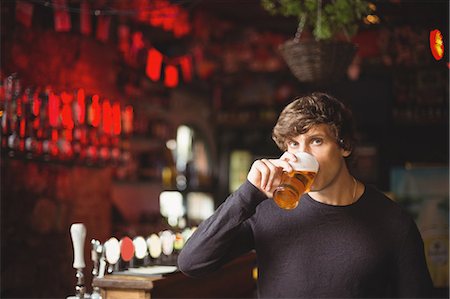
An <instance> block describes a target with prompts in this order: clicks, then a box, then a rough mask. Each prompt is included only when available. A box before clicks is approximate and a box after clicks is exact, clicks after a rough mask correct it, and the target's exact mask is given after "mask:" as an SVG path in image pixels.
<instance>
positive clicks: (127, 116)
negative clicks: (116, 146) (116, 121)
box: [122, 106, 133, 134]
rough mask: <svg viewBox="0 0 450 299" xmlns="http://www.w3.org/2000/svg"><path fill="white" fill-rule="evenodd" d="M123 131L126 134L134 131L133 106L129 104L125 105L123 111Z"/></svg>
mask: <svg viewBox="0 0 450 299" xmlns="http://www.w3.org/2000/svg"><path fill="white" fill-rule="evenodd" d="M122 121H123V132H124V133H125V134H130V133H131V132H132V131H133V107H132V106H127V107H125V111H124V112H123V117H122Z"/></svg>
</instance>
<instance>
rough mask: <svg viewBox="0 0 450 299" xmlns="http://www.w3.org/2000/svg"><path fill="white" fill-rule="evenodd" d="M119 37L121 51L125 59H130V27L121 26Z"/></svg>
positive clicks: (118, 32)
mask: <svg viewBox="0 0 450 299" xmlns="http://www.w3.org/2000/svg"><path fill="white" fill-rule="evenodd" d="M117 35H118V38H119V51H120V52H122V54H123V56H124V57H128V55H129V52H130V27H128V26H126V25H119V28H117Z"/></svg>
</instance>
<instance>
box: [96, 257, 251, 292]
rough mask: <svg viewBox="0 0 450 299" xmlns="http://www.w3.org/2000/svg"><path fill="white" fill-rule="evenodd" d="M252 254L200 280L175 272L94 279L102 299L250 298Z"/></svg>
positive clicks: (113, 275)
mask: <svg viewBox="0 0 450 299" xmlns="http://www.w3.org/2000/svg"><path fill="white" fill-rule="evenodd" d="M255 266H256V255H255V253H253V252H252V253H248V254H246V255H243V256H241V257H239V258H237V259H235V260H234V261H232V262H230V263H228V264H227V265H225V266H224V267H223V268H222V269H220V270H218V271H216V272H214V273H211V274H209V275H207V276H206V277H203V278H190V277H187V276H186V275H184V274H183V273H181V272H180V271H176V272H174V273H170V274H164V275H162V276H161V275H154V276H148V275H147V276H144V275H123V274H110V275H105V276H104V277H102V278H94V280H93V283H92V285H93V286H94V287H99V288H100V289H101V293H102V298H103V299H119V298H127V299H134V298H136V299H137V298H142V299H144V298H251V297H254V293H255V290H256V282H255V280H254V278H253V276H252V272H253V269H254V268H255Z"/></svg>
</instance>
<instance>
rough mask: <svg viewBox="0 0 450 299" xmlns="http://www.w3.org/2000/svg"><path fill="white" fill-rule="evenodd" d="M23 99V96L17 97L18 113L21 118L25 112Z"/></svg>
mask: <svg viewBox="0 0 450 299" xmlns="http://www.w3.org/2000/svg"><path fill="white" fill-rule="evenodd" d="M22 101H23V99H22V98H18V99H17V103H16V105H17V107H16V115H17V117H19V118H20V117H21V116H22V114H23V107H22Z"/></svg>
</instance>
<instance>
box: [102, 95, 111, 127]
mask: <svg viewBox="0 0 450 299" xmlns="http://www.w3.org/2000/svg"><path fill="white" fill-rule="evenodd" d="M102 106H103V107H102V112H103V132H105V133H106V134H111V133H112V121H113V119H112V108H111V104H110V103H109V101H108V100H106V99H105V100H103V105H102Z"/></svg>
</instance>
